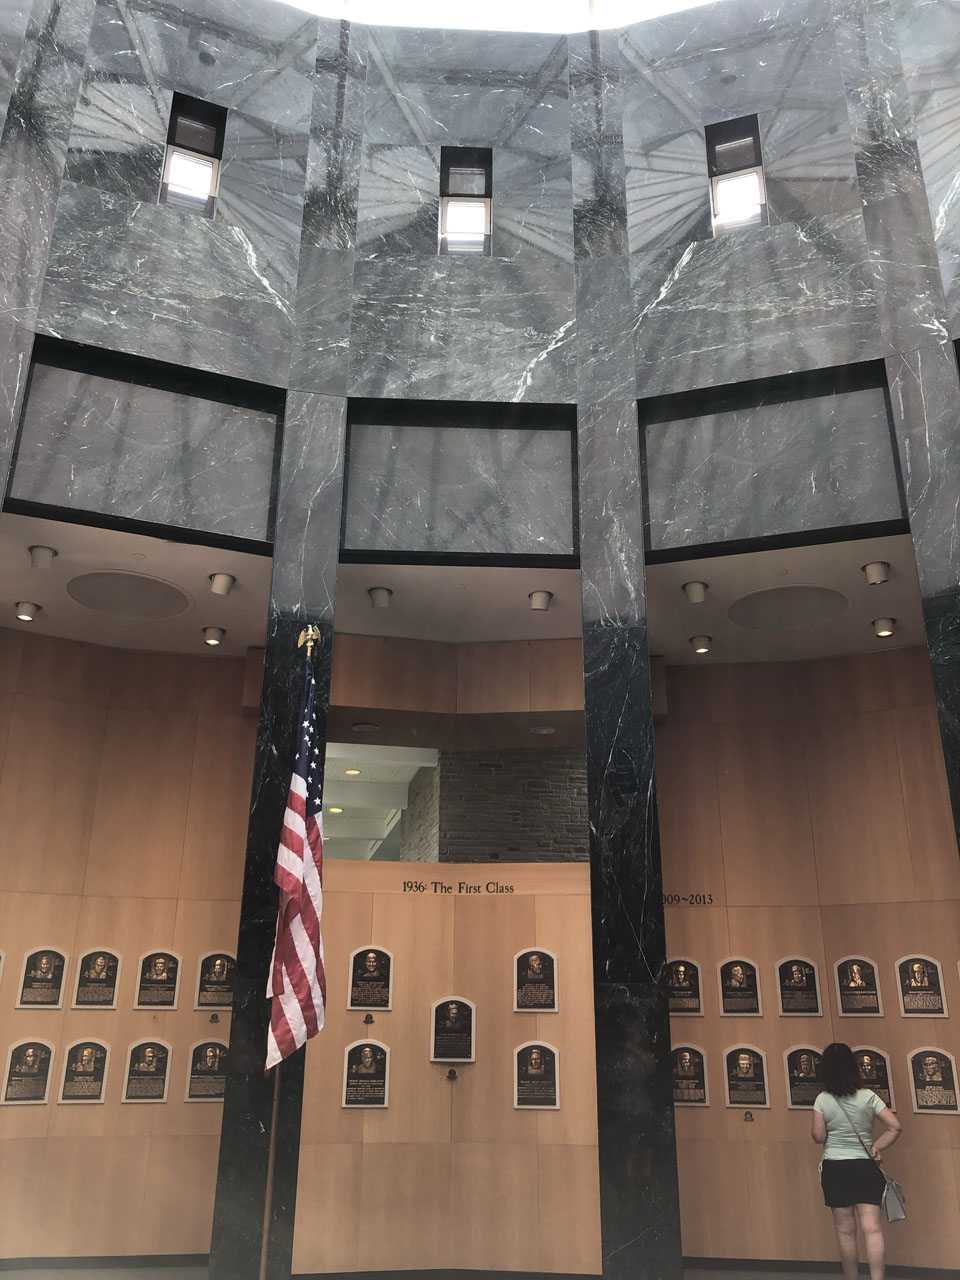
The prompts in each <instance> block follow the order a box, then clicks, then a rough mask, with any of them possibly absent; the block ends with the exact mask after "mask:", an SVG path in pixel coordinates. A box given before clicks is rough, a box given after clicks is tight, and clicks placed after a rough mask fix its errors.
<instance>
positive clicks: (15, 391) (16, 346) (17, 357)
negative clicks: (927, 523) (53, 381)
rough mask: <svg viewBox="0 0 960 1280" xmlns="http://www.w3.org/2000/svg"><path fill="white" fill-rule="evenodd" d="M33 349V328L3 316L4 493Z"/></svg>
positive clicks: (0, 461)
mask: <svg viewBox="0 0 960 1280" xmlns="http://www.w3.org/2000/svg"><path fill="white" fill-rule="evenodd" d="M32 349H33V334H32V333H31V332H29V331H28V330H26V329H21V328H20V327H19V326H18V325H14V324H9V323H8V322H7V321H6V320H4V319H2V318H0V492H3V493H6V489H7V476H8V475H9V472H10V464H11V462H12V461H13V447H14V444H15V442H16V438H17V427H18V424H19V422H20V408H21V405H22V404H23V395H24V391H25V389H26V385H27V374H28V372H29V369H30V352H31V351H32Z"/></svg>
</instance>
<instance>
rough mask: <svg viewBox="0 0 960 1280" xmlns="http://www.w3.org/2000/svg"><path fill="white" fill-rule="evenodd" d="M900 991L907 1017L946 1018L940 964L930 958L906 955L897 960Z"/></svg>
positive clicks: (945, 1001)
mask: <svg viewBox="0 0 960 1280" xmlns="http://www.w3.org/2000/svg"><path fill="white" fill-rule="evenodd" d="M897 992H898V994H899V996H900V1012H901V1013H902V1014H903V1016H904V1017H905V1018H913V1017H921V1018H945V1017H946V1016H947V999H946V996H945V995H944V991H943V976H942V974H941V972H940V965H939V963H938V962H937V961H936V960H934V959H932V958H931V957H930V956H904V957H903V959H902V960H898V961H897Z"/></svg>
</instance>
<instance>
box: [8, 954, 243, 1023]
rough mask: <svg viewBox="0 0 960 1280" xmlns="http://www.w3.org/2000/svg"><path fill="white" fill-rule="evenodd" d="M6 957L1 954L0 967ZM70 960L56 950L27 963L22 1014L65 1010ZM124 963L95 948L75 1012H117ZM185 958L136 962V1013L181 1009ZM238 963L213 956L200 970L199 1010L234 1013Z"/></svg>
mask: <svg viewBox="0 0 960 1280" xmlns="http://www.w3.org/2000/svg"><path fill="white" fill-rule="evenodd" d="M2 963H3V954H2V953H0V965H2ZM67 963H68V960H67V956H66V954H65V953H64V952H63V951H59V950H57V948H56V947H38V948H37V949H36V951H29V952H28V953H27V954H26V955H25V956H24V958H23V967H22V969H21V973H20V994H19V997H18V999H17V1008H18V1009H60V1008H61V1007H62V1005H63V992H64V987H65V985H66V976H67ZM120 968H121V957H120V955H119V954H118V953H117V952H116V951H112V950H111V949H110V948H109V947H95V948H94V949H93V950H92V951H88V952H86V953H85V954H84V955H82V956H81V957H80V963H79V964H78V965H77V976H76V982H75V984H74V987H73V1008H74V1009H116V1007H117V992H118V989H119V984H120ZM180 968H181V957H180V956H178V955H176V954H175V953H174V952H173V951H148V952H147V953H146V954H145V955H142V956H141V957H140V959H139V961H138V962H137V971H138V978H137V993H136V1000H135V1002H134V1006H133V1007H134V1008H135V1009H176V1007H177V996H178V991H179V984H180ZM236 968H237V961H236V957H234V956H232V955H230V954H229V952H226V951H211V952H210V953H209V954H208V955H205V956H201V958H200V962H199V964H198V965H197V985H196V989H195V992H194V1005H193V1007H194V1008H195V1009H229V1008H231V1007H232V1005H233V979H234V974H235V972H236Z"/></svg>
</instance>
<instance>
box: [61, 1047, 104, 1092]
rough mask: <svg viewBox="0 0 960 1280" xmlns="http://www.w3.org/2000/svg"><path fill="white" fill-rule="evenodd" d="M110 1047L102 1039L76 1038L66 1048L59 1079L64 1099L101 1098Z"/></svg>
mask: <svg viewBox="0 0 960 1280" xmlns="http://www.w3.org/2000/svg"><path fill="white" fill-rule="evenodd" d="M109 1061H110V1048H109V1046H108V1045H105V1044H101V1043H100V1041H99V1040H77V1041H75V1042H74V1043H73V1044H72V1045H70V1047H69V1048H68V1049H67V1052H66V1054H65V1056H64V1060H63V1079H62V1080H61V1081H60V1101H61V1102H71V1103H72V1102H94V1103H96V1102H102V1101H103V1097H104V1092H105V1090H106V1087H107V1066H108V1064H109Z"/></svg>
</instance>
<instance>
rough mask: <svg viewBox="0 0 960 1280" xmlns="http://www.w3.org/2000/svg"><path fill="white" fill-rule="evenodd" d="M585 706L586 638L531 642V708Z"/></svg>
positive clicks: (545, 709) (561, 708) (564, 708)
mask: <svg viewBox="0 0 960 1280" xmlns="http://www.w3.org/2000/svg"><path fill="white" fill-rule="evenodd" d="M582 709H583V641H582V640H581V639H580V638H579V636H578V637H576V638H575V639H572V640H537V641H533V642H531V644H530V710H531V711H579V710H582Z"/></svg>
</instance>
